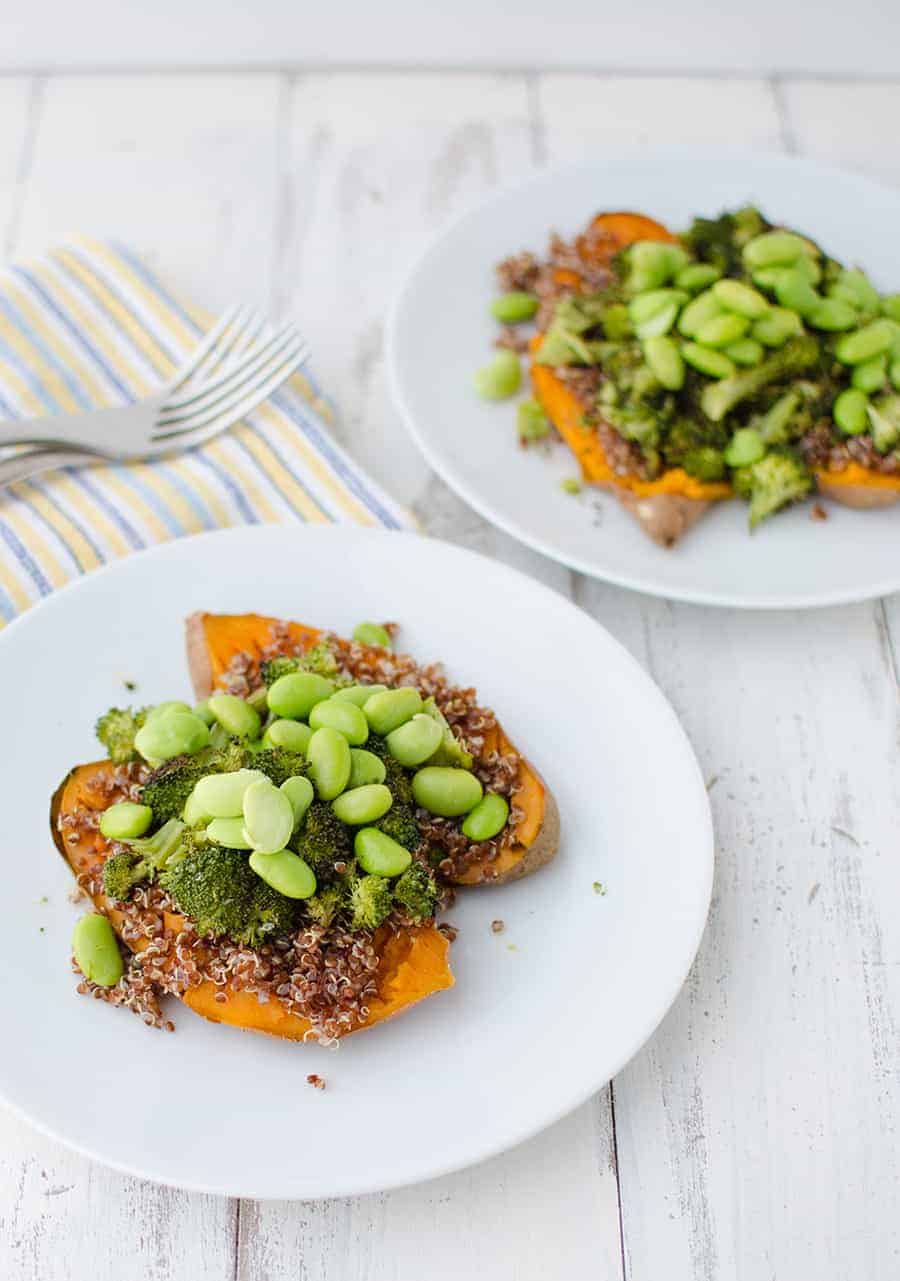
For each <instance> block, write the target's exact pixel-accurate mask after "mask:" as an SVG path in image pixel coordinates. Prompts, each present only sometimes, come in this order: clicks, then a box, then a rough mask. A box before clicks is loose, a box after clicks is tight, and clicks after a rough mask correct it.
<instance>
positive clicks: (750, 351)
mask: <svg viewBox="0 0 900 1281" xmlns="http://www.w3.org/2000/svg"><path fill="white" fill-rule="evenodd" d="M722 350H723V352H724V354H725V355H726V356H727V357H728V359H729V360H733V361H734V363H735V364H736V365H743V366H745V367H747V368H749V367H750V366H752V365H758V364H759V362H760V361H761V360H762V358H763V356H764V355H765V349H764V347H763V345H762V343H759V342H757V341H756V339H755V338H740V339H738V341H737V342H733V343H729V344H728V346H727V347H724V348H723V349H722Z"/></svg>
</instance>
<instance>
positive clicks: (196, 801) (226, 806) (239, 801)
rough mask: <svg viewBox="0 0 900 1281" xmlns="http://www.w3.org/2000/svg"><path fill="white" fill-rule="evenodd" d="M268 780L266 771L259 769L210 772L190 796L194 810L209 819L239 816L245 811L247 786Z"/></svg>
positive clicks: (196, 785) (196, 784)
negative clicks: (227, 772)
mask: <svg viewBox="0 0 900 1281" xmlns="http://www.w3.org/2000/svg"><path fill="white" fill-rule="evenodd" d="M265 781H266V776H265V774H263V773H261V772H260V771H259V770H258V769H239V770H233V771H232V772H231V773H230V774H207V775H206V776H205V777H204V778H201V779H198V780H197V782H196V783H195V785H194V790H193V792H191V795H190V808H191V811H192V812H193V813H194V814H197V815H203V816H204V817H207V818H239V817H240V816H241V814H243V812H244V796H245V795H246V792H247V788H248V787H249V786H250V784H251V783H259V782H265Z"/></svg>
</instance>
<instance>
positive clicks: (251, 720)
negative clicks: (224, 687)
mask: <svg viewBox="0 0 900 1281" xmlns="http://www.w3.org/2000/svg"><path fill="white" fill-rule="evenodd" d="M206 701H207V704H208V706H209V710H210V711H211V712H212V714H213V716H215V718H216V720H217V721H218V722H219V724H220V725H221V726H222V727H223V729H226V730H227V731H228V733H229V734H231V736H232V737H233V738H259V731H260V725H261V722H260V719H259V712H258V711H256V709H255V708H253V707H251V706H250V704H249V703H245V702H244V700H243V699H242V698H238V697H237V696H236V695H235V694H212V695H211V696H210V697H209V698H208V699H207V700H206Z"/></svg>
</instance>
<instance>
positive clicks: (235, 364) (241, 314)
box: [0, 307, 309, 485]
mask: <svg viewBox="0 0 900 1281" xmlns="http://www.w3.org/2000/svg"><path fill="white" fill-rule="evenodd" d="M308 354H309V349H308V347H307V344H306V343H305V341H304V340H303V338H301V336H300V334H299V333H298V332H297V330H296V329H295V328H294V327H293V325H284V326H283V327H282V328H280V329H279V330H277V331H276V332H274V333H272V332H270V331H269V328H268V326H267V325H266V322H265V320H264V319H262V318H261V317H260V316H259V315H257V313H256V312H254V311H252V310H251V309H249V308H247V307H231V308H229V309H228V311H226V312H225V314H224V315H223V316H222V317H221V318H220V319H219V321H218V322H217V323H216V324H215V325H214V326H213V328H212V329H211V330H210V332H209V333H208V334H207V335H206V337H205V338H204V339H203V341H202V342H201V343H200V344H199V345H198V347H197V349H196V351H195V352H194V353H193V354H192V356H191V357H190V359H189V360H188V361H187V362H186V363H185V364H184V365H182V366H181V368H180V369H178V371H177V372H176V374H175V376H174V378H172V379H171V381H170V382H168V383H167V384H166V385H165V386H164V387H163V388H162V389H161V390H160V391H159V392H157V393H155V394H154V395H153V396H150V397H148V398H147V399H145V400H142V401H138V402H136V403H134V404H133V405H127V406H124V407H122V408H117V409H99V410H94V411H93V412H88V413H83V414H72V415H66V416H63V415H60V416H56V417H49V418H38V419H35V418H32V419H27V420H25V421H22V422H15V423H2V424H0V445H17V444H27V445H33V446H37V448H32V449H29V450H27V451H24V452H22V453H18V454H15V455H13V456H11V457H7V458H5V459H3V460H2V461H0V485H8V484H11V483H12V482H13V481H16V480H22V479H24V478H25V477H27V476H30V475H33V474H34V473H35V472H38V471H46V470H48V469H49V468H53V467H65V466H71V465H72V464H73V463H84V462H99V461H101V460H102V459H107V460H109V459H112V460H114V461H131V460H137V459H152V458H158V457H160V456H161V455H163V454H166V453H173V452H175V451H180V450H183V449H190V448H192V447H193V446H195V445H199V444H202V443H203V441H206V440H209V439H210V438H211V437H212V436H215V435H217V434H218V433H219V432H221V431H224V430H225V429H226V428H228V427H230V426H232V424H233V423H235V422H237V421H238V420H239V419H241V418H243V417H244V415H245V414H248V413H250V411H251V410H253V409H255V408H256V407H257V406H258V405H260V404H261V403H262V402H263V401H264V400H266V399H267V398H268V397H269V396H270V395H271V394H272V393H273V392H274V391H275V390H276V389H277V388H278V387H279V386H280V385H281V384H282V383H283V382H285V381H286V379H288V378H289V377H290V376H291V374H292V373H293V372H294V370H295V369H297V368H298V367H299V366H300V365H301V364H302V363H303V362H304V360H306V358H307V356H308Z"/></svg>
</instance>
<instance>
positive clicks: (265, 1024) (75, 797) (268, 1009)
mask: <svg viewBox="0 0 900 1281" xmlns="http://www.w3.org/2000/svg"><path fill="white" fill-rule="evenodd" d="M129 795H130V786H129V783H128V780H127V774H124V773H123V771H122V768H121V767H119V766H116V765H114V764H113V763H112V762H111V761H108V760H106V761H95V762H93V763H91V764H87V765H78V766H76V767H75V769H73V770H72V771H71V772H70V773H69V774H68V775H67V777H66V778H65V779H64V780H63V782H62V783H61V784H60V786H59V787H58V788H57V790H56V792H55V793H54V795H53V799H52V803H51V807H50V830H51V833H52V836H53V841H54V843H55V845H56V848H57V849H58V850H59V853H60V854H61V855H62V857H63V858H64V859H65V861H66V863H67V864H68V866H69V868H70V869H71V871H72V873H73V875H74V876H75V877H76V879H77V880H78V882H79V884H80V885H82V886H83V887H92V889H87V892H88V893H89V894H90V898H91V900H92V901H93V904H94V907H95V908H96V909H97V911H98V912H100V913H102V914H103V915H105V916H106V917H107V919H108V920H109V921H110V923H111V924H112V926H113V929H114V930H115V931H116V933H117V935H118V936H119V937H120V938H121V939H122V940H123V943H125V945H126V946H127V947H128V948H129V949H131V950H132V951H134V952H142V951H144V950H145V949H146V948H147V947H148V946H150V944H151V939H152V935H146V934H139V935H137V936H135V934H134V931H133V929H132V930H126V929H125V926H126V921H127V920H128V914H127V911H126V910H125V909H124V908H123V906H122V905H121V904H118V903H116V902H114V901H112V900H111V899H109V898H108V897H107V896H106V894H105V893H104V892H103V890H102V888H101V887H100V877H99V874H100V873H102V868H103V864H104V862H105V861H106V859H107V858H108V857H109V856H110V852H111V849H112V848H113V847H112V846H111V843H110V842H109V841H107V840H106V839H105V838H104V837H103V836H101V835H100V833H99V831H97V830H96V828H95V827H94V826H93V825H92V824H91V822H90V816H91V815H99V814H100V813H101V812H102V811H104V810H105V809H107V807H108V806H110V805H112V804H114V803H115V802H117V801H119V800H123V799H125V798H126V797H127V796H129ZM86 819H87V821H86ZM160 925H161V927H162V928H164V929H165V930H166V931H167V932H169V933H170V934H171V935H172V936H178V935H179V934H180V932H181V931H182V930H183V928H184V925H185V921H184V918H183V917H182V916H179V915H178V914H176V913H174V912H171V911H166V912H164V913H162V916H161V921H160ZM199 946H201V947H202V943H201V944H200V945H199ZM374 947H375V949H376V951H377V956H378V962H377V971H376V984H377V988H376V991H375V993H374V994H373V995H372V996H371V997H369V998H368V1000H367V1006H366V1013H365V1015H364V1016H363V1017H361V1018H360V1019H358V1020H357V1021H355V1022H354V1023H353V1024H352V1025H350V1026H348V1027H347V1028H346V1029H344V1030H343V1031H342V1032H339V1033H337V1035H346V1034H348V1033H350V1032H354V1031H358V1030H360V1029H362V1028H366V1027H372V1026H374V1025H375V1024H376V1023H382V1022H384V1020H385V1019H389V1018H391V1017H392V1016H393V1015H395V1014H399V1013H400V1012H401V1011H403V1010H405V1009H407V1008H408V1007H409V1006H411V1005H414V1004H415V1003H416V1002H417V1001H421V1000H423V999H424V998H425V997H426V996H431V995H433V994H434V993H435V992H440V991H443V990H444V989H445V988H449V987H452V986H453V975H452V973H451V971H450V966H449V963H448V951H449V943H448V940H447V939H446V938H445V936H444V935H443V934H442V933H441V932H440V931H439V930H438V929H437V928H435V926H434V925H425V926H414V925H410V926H406V927H404V928H403V929H392V928H387V927H383V928H381V929H379V930H378V931H377V932H376V934H375V938H374ZM160 964H161V965H162V967H163V969H164V970H168V971H174V969H175V967H176V966H177V965H178V964H179V955H178V952H177V950H175V949H172V950H171V951H169V953H168V954H167V955H165V956H163V958H162V959H161V962H160ZM171 977H172V981H173V983H174V984H175V987H176V989H177V986H178V984H177V976H175V975H174V974H172V976H171ZM176 994H177V995H179V997H180V999H181V1000H182V1001H183V1002H184V1004H185V1005H187V1006H188V1007H189V1008H190V1009H192V1010H194V1011H195V1012H196V1013H197V1014H201V1015H202V1016H203V1017H204V1018H206V1019H210V1020H212V1021H213V1022H215V1023H227V1024H230V1025H231V1026H233V1027H241V1028H246V1029H248V1030H251V1031H256V1032H267V1033H269V1034H270V1035H272V1036H279V1037H284V1038H287V1039H288V1040H293V1041H303V1040H306V1039H307V1038H309V1037H310V1035H311V1034H312V1032H313V1028H312V1025H311V1023H310V1021H309V1020H308V1019H305V1018H301V1017H299V1016H298V1015H297V1014H294V1013H291V1012H290V1011H289V1010H288V1009H286V1008H285V1005H284V1002H283V1001H282V1000H281V999H280V998H279V997H278V995H277V994H268V995H267V999H266V1000H265V1001H261V1000H260V999H259V998H258V997H257V995H256V994H255V993H254V992H253V991H249V990H246V989H245V990H238V989H236V988H235V986H233V985H231V984H228V985H226V986H222V985H217V984H215V983H213V982H211V981H204V982H200V983H198V984H197V985H196V986H185V987H184V988H183V990H181V991H177V993H176Z"/></svg>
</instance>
